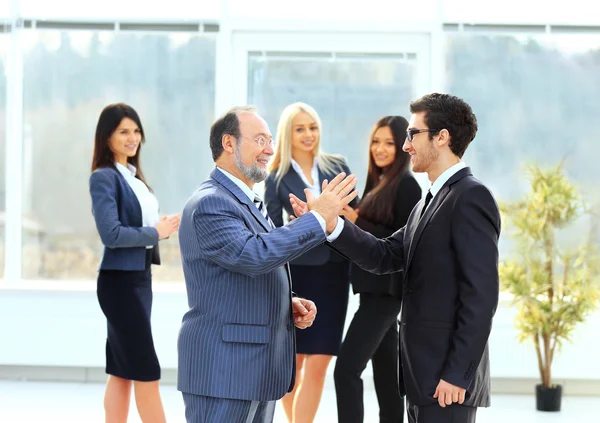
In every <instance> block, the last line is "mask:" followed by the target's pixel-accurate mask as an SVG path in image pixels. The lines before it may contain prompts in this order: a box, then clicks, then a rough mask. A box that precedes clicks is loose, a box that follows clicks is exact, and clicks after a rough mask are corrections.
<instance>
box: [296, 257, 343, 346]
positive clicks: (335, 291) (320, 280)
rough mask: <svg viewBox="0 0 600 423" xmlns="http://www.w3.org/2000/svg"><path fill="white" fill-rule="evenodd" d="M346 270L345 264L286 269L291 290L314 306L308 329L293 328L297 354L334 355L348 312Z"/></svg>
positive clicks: (336, 263) (331, 263)
mask: <svg viewBox="0 0 600 423" xmlns="http://www.w3.org/2000/svg"><path fill="white" fill-rule="evenodd" d="M349 269H350V265H349V263H348V262H347V261H346V260H344V261H341V262H331V261H330V262H327V263H325V264H323V265H320V266H298V265H290V271H291V273H292V289H293V290H294V292H295V293H296V294H297V295H298V296H299V297H302V298H306V299H307V300H311V301H312V302H314V303H315V305H316V306H317V317H316V318H315V321H314V322H313V324H312V326H311V327H309V328H306V329H298V328H296V353H297V354H325V355H333V356H337V355H338V352H339V350H340V346H341V344H342V335H343V333H344V324H345V322H346V313H347V311H348V296H349V291H350V282H349V277H348V274H349Z"/></svg>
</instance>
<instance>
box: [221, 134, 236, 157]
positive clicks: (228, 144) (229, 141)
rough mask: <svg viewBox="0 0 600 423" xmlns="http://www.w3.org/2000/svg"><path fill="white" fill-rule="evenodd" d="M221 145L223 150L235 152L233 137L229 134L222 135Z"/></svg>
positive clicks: (230, 152)
mask: <svg viewBox="0 0 600 423" xmlns="http://www.w3.org/2000/svg"><path fill="white" fill-rule="evenodd" d="M221 145H222V146H223V150H224V151H227V152H228V153H229V154H233V153H234V152H235V138H233V137H232V136H231V134H225V135H223V137H222V138H221Z"/></svg>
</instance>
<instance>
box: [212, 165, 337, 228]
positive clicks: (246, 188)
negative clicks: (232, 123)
mask: <svg viewBox="0 0 600 423" xmlns="http://www.w3.org/2000/svg"><path fill="white" fill-rule="evenodd" d="M217 169H219V171H220V172H221V173H222V174H223V175H225V176H227V177H228V178H229V179H230V180H231V182H233V183H234V184H236V185H237V186H238V187H239V188H240V189H241V190H242V192H243V193H244V194H246V195H247V196H248V198H249V199H250V201H252V204H254V205H255V206H256V208H258V206H257V205H256V203H255V202H254V198H256V197H257V196H258V197H259V198H262V197H261V196H260V195H258V194H257V193H255V192H254V191H252V190H251V189H250V187H249V186H248V185H246V184H245V183H243V182H242V181H241V180H240V179H239V178H237V177H235V176H233V175H232V174H231V173H229V172H227V171H226V170H224V169H222V168H220V167H218V166H217ZM265 207H266V205H265ZM310 213H312V214H313V215H314V216H315V217H316V218H317V221H318V222H319V224H320V225H321V228H322V229H323V232H324V233H325V234H327V230H326V229H325V228H326V223H325V219H323V218H322V217H321V215H320V214H319V213H317V212H315V211H314V210H311V211H310Z"/></svg>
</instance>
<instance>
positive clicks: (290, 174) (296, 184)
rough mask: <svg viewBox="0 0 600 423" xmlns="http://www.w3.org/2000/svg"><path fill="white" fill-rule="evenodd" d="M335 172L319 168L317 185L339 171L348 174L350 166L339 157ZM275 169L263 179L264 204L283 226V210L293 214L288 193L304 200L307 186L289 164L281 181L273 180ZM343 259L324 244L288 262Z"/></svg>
mask: <svg viewBox="0 0 600 423" xmlns="http://www.w3.org/2000/svg"><path fill="white" fill-rule="evenodd" d="M335 169H336V170H335V172H333V173H326V172H323V171H322V170H321V169H319V186H321V185H322V183H323V180H324V179H327V180H328V181H331V180H332V179H333V178H335V177H336V176H337V175H338V174H339V173H341V172H345V173H346V175H350V173H351V172H350V168H349V167H348V164H347V163H346V161H345V160H343V159H339V161H338V163H337V166H335ZM275 173H276V170H274V171H272V172H271V173H270V174H269V176H268V177H267V180H266V181H265V205H266V206H267V212H268V213H269V217H270V218H271V220H272V221H273V223H274V224H275V226H277V227H280V226H283V212H284V211H285V213H286V215H287V216H288V217H289V215H293V214H294V210H293V209H292V205H291V203H290V193H292V194H294V195H295V196H296V197H298V198H299V199H300V200H302V201H306V195H305V194H304V188H307V186H306V184H305V183H304V182H303V181H302V178H301V177H300V175H298V173H297V172H296V171H295V170H294V168H292V167H291V166H290V169H289V170H288V171H287V173H286V174H285V175H283V178H281V181H280V182H279V183H277V181H276V180H275ZM357 203H358V198H355V199H354V200H352V202H351V203H350V206H352V207H356V204H357ZM344 260H345V259H344V258H343V257H342V256H340V255H339V254H337V253H336V252H335V251H332V250H331V248H328V247H327V246H325V245H320V246H318V247H315V248H313V249H312V250H309V251H307V252H306V253H304V254H303V255H301V256H300V257H298V258H297V259H295V260H292V261H291V262H290V264H295V265H303V266H320V265H323V264H325V263H327V262H328V261H333V262H340V261H344Z"/></svg>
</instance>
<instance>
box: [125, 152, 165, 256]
mask: <svg viewBox="0 0 600 423" xmlns="http://www.w3.org/2000/svg"><path fill="white" fill-rule="evenodd" d="M115 165H116V167H117V169H118V171H119V172H121V174H122V175H123V177H124V178H125V180H126V181H127V183H128V184H129V186H130V187H131V189H132V190H133V193H134V194H135V196H136V197H137V200H138V201H139V203H140V207H141V209H142V226H152V227H154V226H155V225H156V224H157V223H158V221H159V219H160V217H159V215H158V200H157V199H156V197H155V196H154V194H152V193H151V192H150V190H149V189H148V187H147V186H146V184H144V183H143V182H142V181H140V180H139V179H137V178H136V177H135V174H136V172H137V169H136V168H135V166H133V165H132V164H130V163H127V167H125V166H123V165H122V164H121V163H115ZM147 248H152V245H148V246H147Z"/></svg>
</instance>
